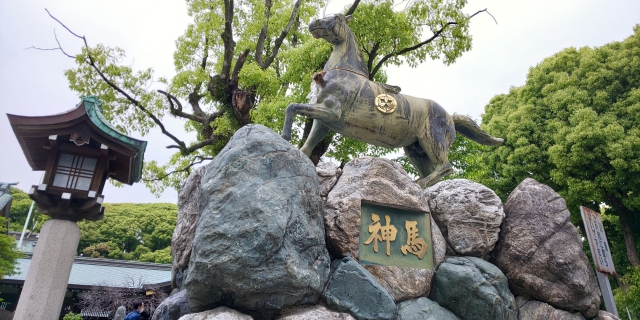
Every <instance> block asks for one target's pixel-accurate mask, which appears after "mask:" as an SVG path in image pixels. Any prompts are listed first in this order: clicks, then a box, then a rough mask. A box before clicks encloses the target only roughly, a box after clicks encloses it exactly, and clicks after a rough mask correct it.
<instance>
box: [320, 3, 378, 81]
mask: <svg viewBox="0 0 640 320" xmlns="http://www.w3.org/2000/svg"><path fill="white" fill-rule="evenodd" d="M348 21H351V16H345V15H343V14H335V15H332V16H328V17H325V18H321V19H317V20H314V21H313V22H311V23H310V24H309V32H310V33H311V35H313V37H314V38H316V39H324V40H326V41H327V42H329V43H331V44H333V45H334V48H333V52H332V53H331V56H330V57H329V61H327V63H326V64H325V67H324V70H331V69H336V68H337V69H346V70H351V71H353V72H355V73H357V74H360V75H362V76H364V77H368V75H369V69H368V68H367V64H366V63H365V61H364V56H363V55H362V50H360V46H359V45H358V41H357V40H356V38H355V36H354V35H353V32H352V31H351V28H349V26H348V25H347V22H348Z"/></svg>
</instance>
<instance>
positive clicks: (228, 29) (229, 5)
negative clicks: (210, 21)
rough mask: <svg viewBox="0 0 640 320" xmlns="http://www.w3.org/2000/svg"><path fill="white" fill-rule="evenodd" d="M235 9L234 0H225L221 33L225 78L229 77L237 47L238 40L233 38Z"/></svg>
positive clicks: (223, 77)
mask: <svg viewBox="0 0 640 320" xmlns="http://www.w3.org/2000/svg"><path fill="white" fill-rule="evenodd" d="M233 9H234V8H233V0H224V31H223V32H222V34H221V35H220V37H221V38H222V42H223V43H224V55H223V60H222V72H220V76H221V77H222V79H225V80H227V79H229V72H231V62H232V61H231V60H232V59H233V51H234V50H235V47H236V42H235V41H234V40H233Z"/></svg>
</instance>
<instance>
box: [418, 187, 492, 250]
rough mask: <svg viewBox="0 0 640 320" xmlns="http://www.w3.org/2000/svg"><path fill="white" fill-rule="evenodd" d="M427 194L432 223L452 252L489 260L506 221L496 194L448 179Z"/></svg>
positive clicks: (430, 189)
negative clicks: (437, 228)
mask: <svg viewBox="0 0 640 320" xmlns="http://www.w3.org/2000/svg"><path fill="white" fill-rule="evenodd" d="M424 192H425V194H426V195H427V199H428V201H429V208H430V210H431V214H432V215H433V220H435V221H436V223H437V224H438V227H439V228H440V231H441V232H442V234H443V235H444V237H445V239H446V240H447V244H448V245H449V248H450V249H451V250H453V253H454V254H455V255H460V256H473V257H478V258H488V256H489V253H490V252H491V251H492V250H493V248H494V247H495V245H496V242H497V241H498V234H499V233H500V224H501V223H502V219H503V218H504V212H503V210H502V201H501V200H500V198H499V197H498V196H497V195H496V193H495V192H493V191H492V190H491V189H489V188H487V187H485V186H483V185H481V184H479V183H476V182H472V181H469V180H465V179H453V180H445V181H442V182H440V183H438V184H436V185H434V186H432V187H430V188H427V189H426V190H425V191H424Z"/></svg>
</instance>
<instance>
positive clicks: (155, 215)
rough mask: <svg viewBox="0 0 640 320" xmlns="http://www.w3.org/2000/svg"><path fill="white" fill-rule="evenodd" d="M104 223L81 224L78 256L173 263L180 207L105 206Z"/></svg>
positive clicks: (160, 205) (165, 204) (128, 204)
mask: <svg viewBox="0 0 640 320" xmlns="http://www.w3.org/2000/svg"><path fill="white" fill-rule="evenodd" d="M104 206H105V215H104V219H103V220H100V221H95V222H94V221H80V222H78V225H79V226H80V231H81V236H80V244H79V245H78V254H83V255H85V256H89V257H94V258H112V259H124V260H136V261H147V262H157V263H171V252H170V250H171V249H170V248H171V236H172V235H173V229H174V228H175V226H176V217H177V212H178V207H177V206H176V205H175V204H169V203H148V204H132V203H122V204H105V205H104Z"/></svg>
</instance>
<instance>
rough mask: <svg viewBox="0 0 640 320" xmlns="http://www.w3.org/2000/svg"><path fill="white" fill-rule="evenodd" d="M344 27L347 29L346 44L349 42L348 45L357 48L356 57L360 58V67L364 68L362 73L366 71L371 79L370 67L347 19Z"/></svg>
mask: <svg viewBox="0 0 640 320" xmlns="http://www.w3.org/2000/svg"><path fill="white" fill-rule="evenodd" d="M344 25H345V27H346V28H347V39H346V40H345V42H349V43H348V44H350V45H352V46H353V48H355V50H356V55H357V56H358V61H359V62H360V67H361V68H362V71H364V73H365V74H366V75H367V77H369V67H368V66H367V63H366V62H365V60H364V54H363V53H362V49H360V44H359V43H358V40H357V39H356V36H355V35H354V34H353V30H351V28H349V25H348V24H347V21H346V19H345V21H344Z"/></svg>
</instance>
